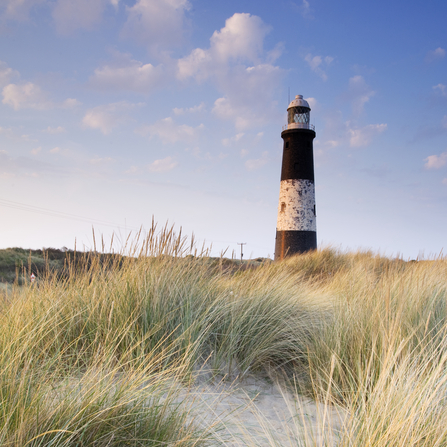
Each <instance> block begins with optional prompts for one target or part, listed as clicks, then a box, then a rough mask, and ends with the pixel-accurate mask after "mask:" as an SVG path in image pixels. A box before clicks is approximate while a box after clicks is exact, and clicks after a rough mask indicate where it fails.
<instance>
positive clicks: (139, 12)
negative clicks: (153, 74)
mask: <svg viewBox="0 0 447 447" xmlns="http://www.w3.org/2000/svg"><path fill="white" fill-rule="evenodd" d="M189 8H190V4H189V2H188V1H187V0H137V1H136V3H135V5H133V6H131V7H127V12H128V19H127V22H126V23H125V25H124V28H123V31H122V35H123V36H124V37H130V38H132V39H134V40H136V41H138V42H140V43H142V44H144V45H147V46H148V47H149V49H151V50H152V51H154V52H158V51H160V50H162V49H164V48H166V47H168V48H169V47H171V46H177V45H179V44H181V43H182V39H183V34H184V22H185V12H186V11H187V10H188V9H189Z"/></svg>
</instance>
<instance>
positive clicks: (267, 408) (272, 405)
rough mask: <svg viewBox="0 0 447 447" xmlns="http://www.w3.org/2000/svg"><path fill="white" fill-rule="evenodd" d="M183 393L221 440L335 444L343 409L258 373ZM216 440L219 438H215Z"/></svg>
mask: <svg viewBox="0 0 447 447" xmlns="http://www.w3.org/2000/svg"><path fill="white" fill-rule="evenodd" d="M184 397H185V398H187V399H188V400H190V399H191V401H190V402H192V403H193V405H192V413H193V414H194V416H195V419H196V422H199V423H200V424H201V425H203V426H204V427H209V426H213V427H214V430H213V431H214V435H215V436H216V439H217V440H219V441H220V442H222V443H223V444H224V445H226V446H231V447H240V446H295V447H296V446H303V447H304V446H315V447H317V446H318V447H319V446H321V447H323V446H324V447H328V446H336V445H337V440H338V432H339V431H340V429H341V427H342V425H343V420H344V418H345V417H346V413H345V412H344V411H343V410H342V409H340V408H337V407H333V406H325V405H323V404H317V403H315V402H313V401H310V400H308V399H305V398H302V397H300V396H296V395H293V394H292V393H290V392H289V391H286V390H285V389H284V388H281V387H280V386H279V385H277V384H272V383H269V382H267V381H266V380H261V379H246V380H244V381H243V382H242V383H241V382H235V383H233V384H229V383H225V382H220V383H217V384H213V383H210V382H208V383H202V384H198V385H195V386H193V387H192V388H190V389H189V391H188V392H185V394H184ZM216 445H218V441H216Z"/></svg>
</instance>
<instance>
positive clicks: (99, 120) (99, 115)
mask: <svg viewBox="0 0 447 447" xmlns="http://www.w3.org/2000/svg"><path fill="white" fill-rule="evenodd" d="M142 105H143V104H142V103H138V104H132V103H130V102H128V101H120V102H115V103H111V104H106V105H102V106H97V107H93V108H92V109H89V110H87V112H86V114H85V115H84V118H83V119H82V124H83V125H84V127H88V128H90V129H97V130H100V131H101V132H102V133H103V134H104V135H107V134H109V133H110V132H111V131H112V130H113V129H114V128H115V127H117V126H119V125H121V124H123V123H124V122H126V121H127V120H128V119H129V113H130V112H131V111H132V110H134V109H135V108H137V107H141V106H142Z"/></svg>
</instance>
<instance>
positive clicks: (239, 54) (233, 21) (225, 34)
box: [177, 13, 269, 81]
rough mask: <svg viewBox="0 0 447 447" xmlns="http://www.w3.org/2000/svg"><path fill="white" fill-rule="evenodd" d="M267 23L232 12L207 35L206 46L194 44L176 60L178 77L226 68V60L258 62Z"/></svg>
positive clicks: (212, 73)
mask: <svg viewBox="0 0 447 447" xmlns="http://www.w3.org/2000/svg"><path fill="white" fill-rule="evenodd" d="M268 31H269V27H268V26H266V25H265V24H264V23H263V22H262V20H261V19H260V18H259V17H257V16H252V15H250V14H246V13H243V14H240V13H236V14H234V15H233V16H232V17H230V18H229V19H227V20H226V21H225V26H224V27H223V28H221V30H220V31H215V32H214V33H213V35H212V36H211V38H210V48H209V49H207V50H204V49H201V48H196V49H195V50H193V51H192V52H191V54H190V55H189V56H187V57H184V58H183V59H180V60H179V61H178V74H177V76H178V78H179V79H187V78H189V77H194V78H195V79H196V80H197V81H203V80H204V79H207V78H208V77H210V76H216V75H217V76H218V75H220V74H222V70H223V71H224V72H226V71H227V65H228V63H229V62H247V61H248V62H251V63H259V61H260V56H261V54H262V52H263V42H264V38H265V36H266V34H267V33H268Z"/></svg>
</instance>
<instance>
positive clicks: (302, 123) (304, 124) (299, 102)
mask: <svg viewBox="0 0 447 447" xmlns="http://www.w3.org/2000/svg"><path fill="white" fill-rule="evenodd" d="M286 129H312V130H314V126H313V125H312V124H310V106H309V103H308V102H307V101H306V100H305V99H303V95H296V96H295V99H294V100H293V101H292V102H291V103H290V104H289V107H287V127H286Z"/></svg>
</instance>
